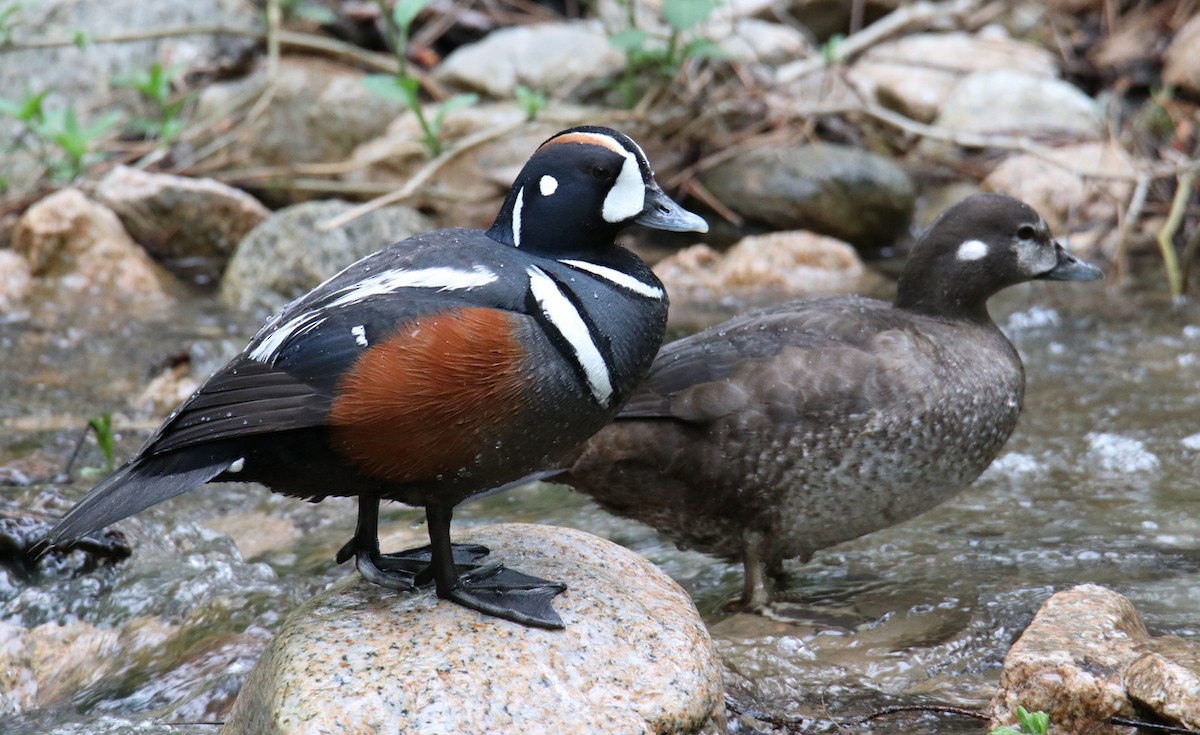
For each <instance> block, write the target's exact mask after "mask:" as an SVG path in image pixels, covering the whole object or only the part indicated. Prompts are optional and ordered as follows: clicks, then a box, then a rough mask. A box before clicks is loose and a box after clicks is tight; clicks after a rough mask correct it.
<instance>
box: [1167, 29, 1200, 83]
mask: <svg viewBox="0 0 1200 735" xmlns="http://www.w3.org/2000/svg"><path fill="white" fill-rule="evenodd" d="M1162 79H1163V83H1165V84H1170V85H1175V86H1177V87H1182V88H1183V89H1186V90H1188V91H1189V92H1192V93H1193V94H1200V15H1197V16H1196V17H1194V18H1192V19H1191V20H1190V21H1188V22H1187V23H1186V24H1185V25H1184V26H1183V28H1180V29H1179V31H1178V32H1177V33H1176V34H1175V37H1174V38H1173V39H1171V45H1170V46H1168V47H1167V51H1166V54H1165V55H1164V56H1163V72H1162Z"/></svg>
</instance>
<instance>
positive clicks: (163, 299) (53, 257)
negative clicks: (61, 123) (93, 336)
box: [13, 189, 172, 316]
mask: <svg viewBox="0 0 1200 735" xmlns="http://www.w3.org/2000/svg"><path fill="white" fill-rule="evenodd" d="M13 250H14V251H15V252H17V253H18V254H20V255H23V256H24V257H25V258H26V259H27V260H28V261H29V263H30V265H31V267H32V271H33V275H34V276H35V278H36V279H38V280H39V281H42V282H44V283H45V284H46V285H48V286H49V287H50V288H51V291H52V298H54V299H55V300H61V301H62V302H64V303H66V302H67V301H70V302H72V303H74V304H75V305H77V306H79V307H81V308H83V307H85V306H86V309H87V310H88V311H89V312H91V313H100V314H107V315H110V316H111V315H113V314H115V313H118V312H120V311H122V310H123V309H124V308H126V307H128V306H129V305H131V304H136V305H140V306H142V307H145V308H147V309H149V308H151V307H154V306H165V305H167V304H169V303H170V302H171V301H172V299H171V297H170V296H169V295H168V290H167V289H168V287H169V285H170V280H171V278H170V275H169V274H167V273H166V272H165V271H164V270H163V269H162V268H161V267H160V266H158V265H157V264H156V263H154V262H153V261H152V260H151V259H150V256H149V255H147V254H146V251H145V250H143V249H142V248H141V247H140V246H138V244H137V243H135V242H134V241H133V240H132V239H131V238H130V237H129V234H128V233H127V232H125V228H124V227H122V226H121V221H120V220H119V219H117V215H116V214H114V213H113V211H112V210H111V209H108V208H107V207H104V206H102V205H100V204H97V203H96V202H94V201H92V200H90V199H88V198H87V197H86V196H84V195H83V193H82V192H80V191H79V190H78V189H63V190H61V191H58V192H55V193H54V194H51V195H50V196H48V197H46V198H45V199H42V200H41V201H39V202H37V203H36V204H34V205H33V206H31V207H30V208H29V209H28V210H26V212H25V215H24V216H23V217H22V218H21V220H20V221H19V222H18V223H17V227H16V229H15V230H14V232H13ZM85 301H86V303H85Z"/></svg>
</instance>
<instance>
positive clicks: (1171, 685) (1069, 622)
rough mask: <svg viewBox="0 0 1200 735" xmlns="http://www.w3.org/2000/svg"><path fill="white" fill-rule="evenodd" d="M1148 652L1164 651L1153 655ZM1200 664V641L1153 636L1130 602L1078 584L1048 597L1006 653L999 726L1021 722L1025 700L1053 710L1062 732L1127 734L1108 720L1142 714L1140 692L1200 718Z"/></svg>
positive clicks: (1167, 708) (1165, 709)
mask: <svg viewBox="0 0 1200 735" xmlns="http://www.w3.org/2000/svg"><path fill="white" fill-rule="evenodd" d="M1148 653H1149V654H1157V656H1156V657H1151V658H1150V659H1146V654H1148ZM1198 663H1200V644H1197V643H1196V642H1195V641H1188V640H1185V639H1181V638H1176V637H1171V636H1163V637H1161V638H1152V637H1151V636H1150V635H1149V633H1147V631H1146V626H1145V625H1144V624H1143V623H1142V619H1141V616H1139V615H1138V613H1137V611H1136V610H1135V609H1134V608H1133V605H1132V604H1131V603H1130V602H1129V600H1127V599H1125V598H1124V597H1122V596H1121V595H1119V594H1117V593H1116V592H1113V591H1111V590H1108V589H1105V588H1103V587H1099V586H1097V585H1092V584H1083V585H1079V586H1078V587H1074V588H1072V589H1070V590H1066V591H1064V592H1058V593H1056V594H1054V595H1053V596H1051V597H1050V599H1048V600H1046V602H1045V604H1043V605H1042V608H1041V609H1040V610H1039V611H1038V613H1037V615H1036V616H1035V617H1034V619H1033V622H1031V623H1030V624H1029V627H1028V628H1027V629H1026V630H1025V632H1024V633H1022V634H1021V637H1020V638H1019V639H1018V640H1017V642H1016V643H1014V644H1013V646H1012V648H1011V649H1010V650H1009V652H1008V655H1007V656H1005V658H1004V669H1003V671H1002V672H1001V674H1000V686H999V690H998V691H997V693H996V695H995V697H994V698H993V699H992V703H991V706H990V715H991V718H992V724H993V725H1002V724H1008V725H1011V724H1013V723H1015V722H1016V709H1017V706H1018V705H1020V706H1023V707H1025V709H1027V710H1029V711H1031V712H1032V711H1037V710H1042V711H1044V712H1046V713H1047V714H1049V715H1050V721H1051V722H1052V723H1054V728H1055V732H1059V733H1071V734H1076V733H1077V734H1079V735H1118V734H1121V735H1125V734H1126V733H1129V732H1130V729H1129V728H1127V727H1118V726H1115V725H1112V724H1110V723H1109V718H1110V717H1111V716H1113V715H1120V716H1123V717H1135V716H1136V710H1135V709H1134V704H1133V702H1132V701H1131V700H1132V699H1135V698H1136V699H1137V700H1139V701H1140V702H1142V703H1143V704H1147V705H1150V706H1151V707H1152V708H1156V711H1158V712H1159V713H1160V714H1162V715H1163V716H1165V717H1168V718H1172V719H1175V720H1177V721H1183V722H1193V723H1195V722H1196V721H1197V719H1196V718H1197V717H1200V697H1197V690H1196V687H1197V681H1200V678H1198V671H1200V666H1198V665H1197V664H1198ZM1131 685H1132V686H1131ZM1176 687H1178V688H1176ZM1159 708H1161V709H1159Z"/></svg>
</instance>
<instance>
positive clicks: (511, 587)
mask: <svg viewBox="0 0 1200 735" xmlns="http://www.w3.org/2000/svg"><path fill="white" fill-rule="evenodd" d="M566 590H567V586H566V585H565V584H562V583H561V582H551V581H548V580H545V579H540V578H538V577H534V576H531V575H528V574H523V573H521V572H517V571H514V570H512V569H508V568H507V567H505V566H504V565H503V564H488V565H486V566H482V567H479V568H478V569H473V570H470V571H468V572H467V573H465V574H462V575H461V576H459V578H458V581H457V583H456V584H454V585H453V586H452V587H451V588H450V589H449V590H441V589H439V590H438V597H441V598H443V599H446V600H451V601H453V602H456V603H458V604H459V605H462V606H463V607H469V608H471V609H472V610H477V611H478V612H481V613H483V614H485V615H492V616H494V617H497V618H504V619H505V620H511V621H512V622H514V623H520V624H522V625H531V626H534V627H538V628H549V629H553V630H557V629H560V628H563V627H565V626H564V625H563V621H562V618H560V617H559V616H558V613H557V612H555V611H554V608H553V607H552V606H551V605H550V601H551V600H553V599H554V598H555V597H556V596H558V595H560V594H562V593H563V592H566Z"/></svg>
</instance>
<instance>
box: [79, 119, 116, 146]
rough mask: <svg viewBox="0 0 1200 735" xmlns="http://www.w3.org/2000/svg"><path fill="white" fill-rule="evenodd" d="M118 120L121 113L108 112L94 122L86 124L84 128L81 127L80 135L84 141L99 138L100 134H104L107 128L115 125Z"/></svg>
mask: <svg viewBox="0 0 1200 735" xmlns="http://www.w3.org/2000/svg"><path fill="white" fill-rule="evenodd" d="M120 121H121V114H120V113H119V112H109V113H107V114H106V115H105V116H104V117H102V118H100V119H99V120H97V121H96V122H94V123H92V124H91V125H88V126H87V127H86V128H83V129H82V130H81V131H80V135H81V136H82V137H83V139H84V141H85V142H88V141H92V140H95V139H96V138H99V137H100V136H101V135H104V134H105V133H106V132H108V129H109V128H111V127H112V126H114V125H116V124H117V123H118V122H120Z"/></svg>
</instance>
